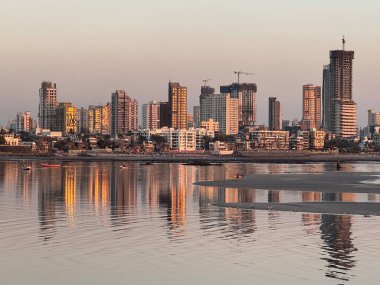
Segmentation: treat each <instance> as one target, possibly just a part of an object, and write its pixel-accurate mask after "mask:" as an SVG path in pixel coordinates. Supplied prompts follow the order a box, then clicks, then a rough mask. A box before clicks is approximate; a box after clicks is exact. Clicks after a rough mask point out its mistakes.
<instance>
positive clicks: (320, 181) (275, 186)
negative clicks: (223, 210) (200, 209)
mask: <svg viewBox="0 0 380 285" xmlns="http://www.w3.org/2000/svg"><path fill="white" fill-rule="evenodd" d="M379 180H380V173H376V172H340V171H332V172H325V173H318V174H310V173H300V174H253V175H250V176H247V177H245V178H244V179H232V180H217V181H201V182H196V183H195V184H196V185H200V186H207V187H221V188H245V189H263V190H287V191H313V192H324V193H342V192H346V193H380V184H379Z"/></svg>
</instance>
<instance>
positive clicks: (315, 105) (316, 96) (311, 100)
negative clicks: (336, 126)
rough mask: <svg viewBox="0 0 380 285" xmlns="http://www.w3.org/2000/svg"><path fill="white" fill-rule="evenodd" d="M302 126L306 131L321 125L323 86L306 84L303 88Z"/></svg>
mask: <svg viewBox="0 0 380 285" xmlns="http://www.w3.org/2000/svg"><path fill="white" fill-rule="evenodd" d="M302 102H303V104H302V124H301V125H302V126H303V128H304V130H306V129H307V130H310V129H313V128H315V129H317V130H319V128H320V125H321V86H316V85H312V84H306V85H304V86H303V87H302Z"/></svg>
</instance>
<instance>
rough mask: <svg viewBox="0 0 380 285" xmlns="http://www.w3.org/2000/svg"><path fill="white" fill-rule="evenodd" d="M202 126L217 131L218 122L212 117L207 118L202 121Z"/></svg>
mask: <svg viewBox="0 0 380 285" xmlns="http://www.w3.org/2000/svg"><path fill="white" fill-rule="evenodd" d="M202 128H203V129H206V130H208V131H212V132H219V122H216V121H214V119H208V121H203V122H202Z"/></svg>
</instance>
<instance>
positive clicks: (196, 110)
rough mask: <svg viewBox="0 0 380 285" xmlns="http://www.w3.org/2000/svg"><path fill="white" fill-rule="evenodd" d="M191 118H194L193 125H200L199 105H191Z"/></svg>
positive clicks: (198, 126) (197, 126)
mask: <svg viewBox="0 0 380 285" xmlns="http://www.w3.org/2000/svg"><path fill="white" fill-rule="evenodd" d="M193 118H194V127H196V128H200V127H201V107H200V106H194V107H193Z"/></svg>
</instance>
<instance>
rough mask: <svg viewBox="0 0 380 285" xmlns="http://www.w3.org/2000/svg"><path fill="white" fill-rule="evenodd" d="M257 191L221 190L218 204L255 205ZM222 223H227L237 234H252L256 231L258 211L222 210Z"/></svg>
mask: <svg viewBox="0 0 380 285" xmlns="http://www.w3.org/2000/svg"><path fill="white" fill-rule="evenodd" d="M255 201H256V191H255V190H252V189H237V188H221V187H220V188H219V190H218V202H219V203H220V204H228V203H254V202H255ZM222 211H223V212H222V213H223V214H222V215H221V216H220V219H221V221H223V222H226V223H227V225H228V226H229V228H230V229H231V230H232V231H233V232H235V233H236V234H238V235H239V234H241V235H245V234H250V233H253V232H255V230H256V216H255V214H256V211H255V210H244V209H236V208H222Z"/></svg>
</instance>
